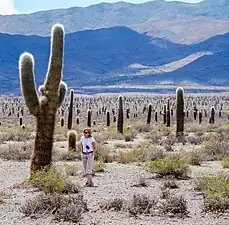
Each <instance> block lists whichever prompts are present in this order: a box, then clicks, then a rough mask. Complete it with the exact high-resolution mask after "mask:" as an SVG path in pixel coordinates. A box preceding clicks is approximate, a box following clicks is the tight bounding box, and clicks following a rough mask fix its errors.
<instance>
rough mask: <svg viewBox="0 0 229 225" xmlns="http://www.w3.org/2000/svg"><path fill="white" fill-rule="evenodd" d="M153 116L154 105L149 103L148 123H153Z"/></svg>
mask: <svg viewBox="0 0 229 225" xmlns="http://www.w3.org/2000/svg"><path fill="white" fill-rule="evenodd" d="M151 116H152V105H151V104H149V105H148V114H147V124H150V123H151Z"/></svg>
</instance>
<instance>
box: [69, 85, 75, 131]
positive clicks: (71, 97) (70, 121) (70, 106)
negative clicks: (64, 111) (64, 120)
mask: <svg viewBox="0 0 229 225" xmlns="http://www.w3.org/2000/svg"><path fill="white" fill-rule="evenodd" d="M73 101H74V90H73V89H71V90H70V104H69V111H68V129H69V130H71V129H72V114H73Z"/></svg>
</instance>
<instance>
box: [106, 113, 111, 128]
mask: <svg viewBox="0 0 229 225" xmlns="http://www.w3.org/2000/svg"><path fill="white" fill-rule="evenodd" d="M110 124H111V119H110V112H109V111H107V126H108V127H109V126H110Z"/></svg>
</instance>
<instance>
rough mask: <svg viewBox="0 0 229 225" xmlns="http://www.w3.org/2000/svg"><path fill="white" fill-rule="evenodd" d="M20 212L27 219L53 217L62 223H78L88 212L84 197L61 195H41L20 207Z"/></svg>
mask: <svg viewBox="0 0 229 225" xmlns="http://www.w3.org/2000/svg"><path fill="white" fill-rule="evenodd" d="M19 210H20V212H21V213H23V214H24V215H25V216H27V217H33V218H34V217H35V218H37V217H39V216H40V217H42V216H44V215H52V216H54V219H56V220H58V221H60V220H62V221H70V222H74V223H78V222H79V221H80V220H81V216H82V213H83V212H85V211H87V210H88V209H87V203H86V202H85V201H84V199H83V196H82V195H77V196H71V195H60V194H57V193H56V194H52V195H50V194H48V195H46V194H43V193H41V194H39V195H37V196H36V197H33V198H31V199H28V200H27V201H26V202H25V203H24V204H22V205H21V206H20V209H19Z"/></svg>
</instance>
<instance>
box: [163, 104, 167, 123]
mask: <svg viewBox="0 0 229 225" xmlns="http://www.w3.org/2000/svg"><path fill="white" fill-rule="evenodd" d="M166 118H167V110H166V105H164V106H163V123H164V124H166Z"/></svg>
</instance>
